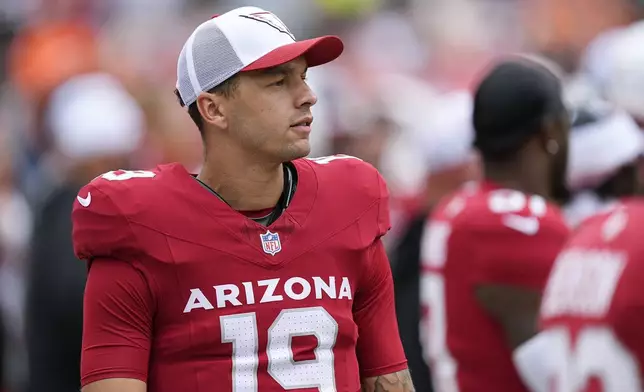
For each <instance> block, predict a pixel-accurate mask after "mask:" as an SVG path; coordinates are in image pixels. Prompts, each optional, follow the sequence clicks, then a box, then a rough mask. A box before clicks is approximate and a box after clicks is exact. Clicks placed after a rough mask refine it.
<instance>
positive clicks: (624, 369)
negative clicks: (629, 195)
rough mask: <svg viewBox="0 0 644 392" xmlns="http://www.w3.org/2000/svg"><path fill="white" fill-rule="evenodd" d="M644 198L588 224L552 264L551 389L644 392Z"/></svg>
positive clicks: (546, 319) (546, 314)
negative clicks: (643, 380) (643, 379)
mask: <svg viewBox="0 0 644 392" xmlns="http://www.w3.org/2000/svg"><path fill="white" fill-rule="evenodd" d="M643 233H644V201H641V200H640V201H634V200H632V201H625V202H624V203H620V204H618V205H617V206H615V207H614V208H612V209H611V210H610V211H608V212H605V213H602V214H600V215H597V216H595V217H593V218H591V219H590V220H588V221H586V222H585V223H584V224H582V226H581V227H580V228H579V229H578V230H577V231H576V232H575V234H574V235H573V236H572V238H571V239H570V241H569V242H568V243H567V244H566V246H565V248H564V250H563V251H562V252H561V254H560V256H559V257H558V258H557V261H556V263H555V265H554V267H553V269H552V273H551V275H550V278H549V280H548V285H547V286H546V292H545V295H544V297H543V301H542V305H541V323H542V324H541V326H542V328H543V329H544V331H543V332H542V334H544V336H546V338H547V341H548V344H549V348H548V353H549V355H550V357H549V361H548V364H549V365H550V366H549V368H550V369H549V370H550V374H551V377H550V379H549V380H547V382H548V384H549V387H550V389H549V390H550V391H552V392H641V391H643V390H644V388H643V386H644V383H643V382H642V378H643V377H644V367H643V366H642V365H643V364H644V291H643V289H642V288H643V287H644V241H643V238H644V237H643V236H642V234H643Z"/></svg>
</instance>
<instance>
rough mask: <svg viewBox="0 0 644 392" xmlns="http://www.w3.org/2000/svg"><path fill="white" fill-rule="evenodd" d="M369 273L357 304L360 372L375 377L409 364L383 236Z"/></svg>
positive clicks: (372, 254) (375, 247) (375, 248)
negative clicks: (400, 328) (400, 332)
mask: <svg viewBox="0 0 644 392" xmlns="http://www.w3.org/2000/svg"><path fill="white" fill-rule="evenodd" d="M369 253H370V255H369V263H370V265H369V266H368V267H367V270H368V271H369V274H368V276H365V278H364V279H363V280H362V281H361V282H360V285H359V287H358V290H357V292H356V294H355V300H354V304H353V318H354V320H355V323H356V324H357V326H358V344H357V349H356V352H357V355H358V363H359V364H360V376H361V377H363V378H365V377H375V376H380V375H383V374H389V373H395V372H398V371H401V370H404V369H406V368H407V360H406V359H405V353H404V351H403V347H402V343H401V342H400V335H399V334H398V323H397V321H396V310H395V306H394V285H393V279H392V278H391V268H390V267H389V260H388V259H387V254H386V253H385V248H384V246H383V245H382V242H381V241H380V240H378V241H376V242H375V243H374V245H372V247H371V248H370V249H369Z"/></svg>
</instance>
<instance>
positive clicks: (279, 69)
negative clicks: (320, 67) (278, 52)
mask: <svg viewBox="0 0 644 392" xmlns="http://www.w3.org/2000/svg"><path fill="white" fill-rule="evenodd" d="M307 70H308V67H306V68H304V72H303V73H306V71H307ZM295 71H296V67H295V66H294V65H291V64H282V65H277V66H275V67H271V68H266V69H263V70H262V71H261V72H262V74H263V75H288V74H290V73H292V72H295Z"/></svg>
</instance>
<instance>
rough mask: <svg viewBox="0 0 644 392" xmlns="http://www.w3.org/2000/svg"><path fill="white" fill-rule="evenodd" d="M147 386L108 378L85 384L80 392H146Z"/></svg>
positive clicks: (124, 379)
mask: <svg viewBox="0 0 644 392" xmlns="http://www.w3.org/2000/svg"><path fill="white" fill-rule="evenodd" d="M146 391H147V386H146V384H145V383H144V382H143V381H141V380H134V379H131V378H110V379H107V380H100V381H96V382H93V383H90V384H87V385H85V386H84V387H83V389H81V392H146Z"/></svg>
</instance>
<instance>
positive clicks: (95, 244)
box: [73, 7, 413, 392]
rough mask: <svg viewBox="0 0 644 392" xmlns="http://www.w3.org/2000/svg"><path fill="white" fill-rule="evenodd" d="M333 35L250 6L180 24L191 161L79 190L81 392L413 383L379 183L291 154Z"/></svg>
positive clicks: (299, 145) (349, 165)
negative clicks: (199, 144)
mask: <svg viewBox="0 0 644 392" xmlns="http://www.w3.org/2000/svg"><path fill="white" fill-rule="evenodd" d="M342 50H343V44H342V42H341V41H340V39H339V38H337V37H333V36H326V37H321V38H314V39H311V40H306V41H296V40H295V38H294V37H293V35H292V34H291V32H290V31H289V30H288V28H287V27H286V26H285V25H284V23H282V22H281V21H280V19H278V18H277V17H276V16H275V15H274V14H272V13H270V12H267V11H264V10H262V9H259V8H255V7H242V8H238V9H235V10H233V11H230V12H228V13H225V14H223V15H220V16H216V17H214V18H213V19H211V20H209V21H206V22H204V23H203V24H201V25H200V26H199V27H197V29H196V30H195V31H194V32H193V33H192V34H191V35H190V37H189V38H188V40H187V42H186V44H185V45H184V47H183V50H182V51H181V54H180V55H179V61H178V67H177V91H176V93H177V95H178V97H179V99H180V101H181V104H182V105H183V106H185V107H187V108H188V113H189V114H190V116H191V117H192V119H193V120H194V122H195V123H196V124H197V126H198V128H199V130H200V131H201V134H202V137H203V141H204V150H205V161H204V165H203V169H202V170H201V172H200V173H199V174H198V175H197V176H193V175H191V174H189V173H188V172H187V171H186V170H185V169H184V168H183V166H181V165H178V164H169V165H162V166H159V167H158V168H156V169H155V170H150V171H123V170H117V171H113V172H108V173H105V174H103V175H102V176H99V177H98V178H96V179H94V180H93V181H92V182H91V183H90V184H88V185H87V186H86V187H84V188H83V189H82V190H81V192H80V194H79V195H78V201H77V202H76V203H75V207H74V211H73V221H74V231H73V236H74V246H75V251H76V254H77V255H78V256H79V257H80V258H82V259H84V260H87V262H88V265H89V276H88V282H87V289H86V293H85V306H84V331H83V352H82V365H81V367H82V369H81V372H82V385H83V391H84V392H144V391H148V392H177V391H218V392H219V391H222V392H223V391H235V392H257V391H261V392H278V391H304V390H306V391H320V392H341V391H342V392H345V391H346V392H349V391H350V392H355V391H358V390H360V389H361V388H362V390H363V391H376V390H378V391H380V390H385V389H386V390H388V391H396V392H406V391H412V390H413V386H412V385H411V381H410V376H409V372H408V371H407V365H406V360H405V357H404V353H403V350H402V346H401V343H400V340H399V337H398V336H399V335H398V330H397V326H396V317H395V311H394V300H393V287H392V278H391V271H390V268H389V263H388V260H387V257H386V255H385V251H384V249H383V245H382V243H381V240H380V238H381V237H382V236H383V235H384V234H385V233H386V232H387V230H388V229H389V217H388V216H389V211H388V207H387V198H388V196H387V189H386V186H385V183H384V181H383V179H382V178H381V177H380V175H379V174H378V172H377V171H376V170H375V169H374V168H373V167H371V166H369V165H367V164H365V163H363V162H362V161H361V160H359V159H355V158H352V157H347V156H332V157H325V158H318V159H303V157H305V156H307V155H308V153H309V151H310V146H309V133H310V132H311V122H312V121H313V117H312V116H311V111H310V109H311V106H313V105H314V104H315V103H316V100H317V98H316V96H315V95H314V94H313V92H312V91H311V90H310V88H309V87H308V85H307V83H306V72H307V68H308V67H313V66H317V65H321V64H324V63H327V62H329V61H331V60H333V59H335V58H336V57H338V56H339V55H340V53H341V52H342Z"/></svg>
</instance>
